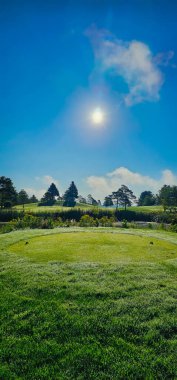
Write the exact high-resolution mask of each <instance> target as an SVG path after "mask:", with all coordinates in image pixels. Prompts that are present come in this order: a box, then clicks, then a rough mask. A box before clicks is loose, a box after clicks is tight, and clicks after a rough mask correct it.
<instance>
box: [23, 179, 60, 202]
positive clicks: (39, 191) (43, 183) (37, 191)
mask: <svg viewBox="0 0 177 380" xmlns="http://www.w3.org/2000/svg"><path fill="white" fill-rule="evenodd" d="M35 180H36V182H37V183H38V186H37V187H35V186H34V187H26V188H25V191H26V192H27V194H28V195H29V196H30V197H31V196H32V195H33V194H34V195H35V196H36V197H37V198H38V199H41V198H42V197H43V195H44V194H45V192H46V191H47V188H48V187H49V186H50V185H51V183H52V182H53V183H54V184H55V185H56V186H57V187H59V181H58V180H56V179H55V178H53V177H52V176H50V175H44V176H42V177H35ZM39 186H40V188H39Z"/></svg>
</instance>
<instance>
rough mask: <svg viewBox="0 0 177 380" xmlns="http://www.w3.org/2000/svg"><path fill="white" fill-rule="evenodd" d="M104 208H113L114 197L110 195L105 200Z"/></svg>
mask: <svg viewBox="0 0 177 380" xmlns="http://www.w3.org/2000/svg"><path fill="white" fill-rule="evenodd" d="M103 206H105V207H110V206H113V201H112V197H111V196H110V195H109V196H107V197H105V198H104V203H103Z"/></svg>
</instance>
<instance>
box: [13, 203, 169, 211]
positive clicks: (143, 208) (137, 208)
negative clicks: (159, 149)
mask: <svg viewBox="0 0 177 380" xmlns="http://www.w3.org/2000/svg"><path fill="white" fill-rule="evenodd" d="M75 208H80V209H82V210H90V209H97V208H99V209H100V208H102V209H104V210H115V208H112V207H103V206H92V205H88V204H83V203H81V204H77V205H76V206H75ZM13 209H15V210H19V211H22V210H23V206H22V205H17V206H14V207H13ZM68 209H70V207H63V206H60V205H53V206H40V207H39V206H38V204H37V203H28V204H26V205H25V211H32V212H40V211H46V212H48V211H49V212H56V211H61V210H68ZM120 210H123V208H120ZM127 210H131V211H137V212H162V211H163V207H162V206H132V207H128V208H127Z"/></svg>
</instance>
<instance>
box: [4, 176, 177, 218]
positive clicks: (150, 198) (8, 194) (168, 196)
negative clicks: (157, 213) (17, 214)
mask: <svg viewBox="0 0 177 380" xmlns="http://www.w3.org/2000/svg"><path fill="white" fill-rule="evenodd" d="M76 201H77V203H85V204H90V205H93V206H100V205H101V201H100V200H96V199H94V198H93V197H92V195H91V194H89V195H88V196H87V198H85V197H83V196H82V195H79V194H78V189H77V187H76V185H75V183H74V181H72V182H71V184H70V185H69V187H68V189H67V190H66V191H65V193H64V195H63V196H61V195H60V193H59V190H58V188H57V187H56V185H55V184H54V183H51V185H50V186H49V188H48V189H47V191H46V192H45V194H44V195H43V197H42V198H41V200H40V201H39V200H38V199H37V198H36V196H35V195H34V194H33V195H32V196H31V197H29V195H28V194H27V192H26V191H25V190H24V189H21V190H20V191H19V192H17V190H16V189H15V186H14V184H13V182H12V180H11V179H10V178H7V177H4V176H1V177H0V208H1V209H2V208H11V207H12V206H14V205H17V204H21V205H23V207H24V205H25V204H27V203H38V205H39V206H52V205H54V204H55V203H56V202H58V203H60V204H62V205H63V206H65V207H74V206H75V205H76ZM132 204H137V205H138V206H153V205H162V206H163V209H164V211H165V210H167V209H170V210H173V209H176V208H177V186H175V185H174V186H170V185H164V186H162V188H161V189H160V190H159V192H158V194H153V193H152V192H151V191H148V190H145V191H143V192H142V193H141V194H140V196H139V198H136V196H135V195H134V193H133V191H132V190H130V189H129V188H128V187H127V186H125V185H122V186H121V187H120V188H119V189H117V190H116V191H113V192H112V193H111V194H110V195H107V196H106V197H105V199H104V202H103V206H105V207H111V206H115V207H116V209H118V208H119V207H124V209H125V210H126V209H127V207H129V206H131V205H132Z"/></svg>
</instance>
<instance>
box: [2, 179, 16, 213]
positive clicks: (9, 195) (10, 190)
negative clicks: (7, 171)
mask: <svg viewBox="0 0 177 380" xmlns="http://www.w3.org/2000/svg"><path fill="white" fill-rule="evenodd" d="M6 202H8V203H9V204H11V205H12V206H13V205H14V204H15V203H16V202H17V192H16V190H15V187H14V185H13V182H12V180H11V179H10V178H8V177H4V176H2V177H0V207H1V208H3V207H4V206H5V203H6Z"/></svg>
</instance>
